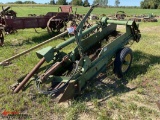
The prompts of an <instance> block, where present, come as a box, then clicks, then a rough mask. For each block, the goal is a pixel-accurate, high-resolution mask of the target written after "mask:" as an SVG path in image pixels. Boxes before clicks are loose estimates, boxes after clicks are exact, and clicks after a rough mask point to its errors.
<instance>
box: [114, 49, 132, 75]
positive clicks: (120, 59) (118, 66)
mask: <svg viewBox="0 0 160 120" xmlns="http://www.w3.org/2000/svg"><path fill="white" fill-rule="evenodd" d="M128 54H129V55H130V57H131V58H130V62H129V65H128V68H127V69H126V70H125V71H122V66H123V63H124V60H125V57H126V56H127V55H128ZM132 58H133V55H132V50H131V49H130V48H128V47H125V48H123V49H121V50H120V51H118V52H117V54H116V58H115V61H114V69H113V71H114V73H115V75H116V76H117V77H118V78H122V77H123V75H124V74H125V73H126V72H127V71H128V70H129V68H130V66H131V63H132Z"/></svg>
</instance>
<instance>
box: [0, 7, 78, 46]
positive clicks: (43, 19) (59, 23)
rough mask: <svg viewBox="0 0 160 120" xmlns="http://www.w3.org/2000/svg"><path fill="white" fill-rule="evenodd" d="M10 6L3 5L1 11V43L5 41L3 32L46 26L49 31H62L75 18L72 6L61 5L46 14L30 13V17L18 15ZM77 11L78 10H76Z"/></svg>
mask: <svg viewBox="0 0 160 120" xmlns="http://www.w3.org/2000/svg"><path fill="white" fill-rule="evenodd" d="M9 9H10V7H9V6H7V7H5V8H3V7H2V11H0V45H3V43H4V35H3V32H2V31H4V32H5V33H7V34H9V33H12V32H14V31H15V30H17V29H26V28H42V29H44V28H46V27H47V30H48V32H51V31H60V29H62V28H63V27H66V23H67V22H68V21H71V20H73V19H74V14H72V13H73V11H72V6H70V5H66V6H65V5H64V6H60V7H59V9H58V12H48V13H47V14H46V15H39V16H36V15H30V16H28V17H16V12H14V11H13V10H9ZM75 13H76V12H75Z"/></svg>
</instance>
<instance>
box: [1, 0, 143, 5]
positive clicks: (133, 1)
mask: <svg viewBox="0 0 160 120" xmlns="http://www.w3.org/2000/svg"><path fill="white" fill-rule="evenodd" d="M15 1H18V0H0V2H2V3H6V2H15ZM20 1H31V0H20ZM32 1H34V2H36V3H49V1H50V0H32ZM55 1H57V0H55ZM70 1H71V0H67V2H70ZM88 1H89V3H90V4H91V5H92V3H93V0H88ZM119 1H120V4H119V6H140V2H141V1H143V0H119ZM108 5H110V6H114V5H115V0H108Z"/></svg>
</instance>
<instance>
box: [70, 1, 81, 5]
mask: <svg viewBox="0 0 160 120" xmlns="http://www.w3.org/2000/svg"><path fill="white" fill-rule="evenodd" d="M71 4H72V5H79V6H81V5H83V2H82V0H72V3H71Z"/></svg>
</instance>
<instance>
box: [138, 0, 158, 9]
mask: <svg viewBox="0 0 160 120" xmlns="http://www.w3.org/2000/svg"><path fill="white" fill-rule="evenodd" d="M140 6H141V8H143V9H157V8H158V9H160V0H144V1H141V3H140Z"/></svg>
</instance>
